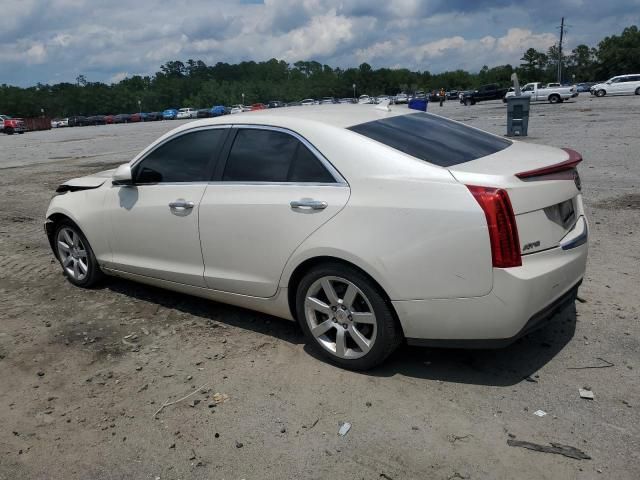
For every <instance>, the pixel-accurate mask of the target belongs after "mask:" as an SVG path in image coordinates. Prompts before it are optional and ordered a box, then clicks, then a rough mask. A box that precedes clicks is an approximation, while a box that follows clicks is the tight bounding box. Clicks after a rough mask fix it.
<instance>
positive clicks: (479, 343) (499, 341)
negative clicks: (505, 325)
mask: <svg viewBox="0 0 640 480" xmlns="http://www.w3.org/2000/svg"><path fill="white" fill-rule="evenodd" d="M581 283H582V280H580V281H579V282H578V283H577V284H576V285H574V286H573V287H572V288H571V289H570V290H569V291H568V292H566V293H565V294H563V295H562V296H561V297H559V298H558V299H556V300H554V301H553V302H551V303H550V304H549V305H547V306H546V307H544V308H543V309H542V310H540V311H539V312H537V313H535V314H534V315H533V316H532V317H531V318H530V319H529V320H527V323H525V325H524V327H522V330H520V331H519V332H518V333H517V334H515V335H514V336H513V337H510V338H490V339H479V340H469V339H458V340H456V339H434V340H431V339H428V338H407V343H408V344H409V345H416V346H420V347H438V348H478V349H480V348H503V347H507V346H509V345H511V344H512V343H513V342H515V341H516V340H518V339H519V338H522V337H524V336H525V335H527V334H529V333H531V332H533V331H535V330H538V329H539V328H542V327H544V326H546V325H547V324H548V323H550V322H551V320H552V319H554V317H555V316H556V314H558V313H560V312H562V311H563V310H564V309H565V308H567V307H569V306H571V305H573V303H575V301H576V297H577V295H578V288H579V287H580V284H581Z"/></svg>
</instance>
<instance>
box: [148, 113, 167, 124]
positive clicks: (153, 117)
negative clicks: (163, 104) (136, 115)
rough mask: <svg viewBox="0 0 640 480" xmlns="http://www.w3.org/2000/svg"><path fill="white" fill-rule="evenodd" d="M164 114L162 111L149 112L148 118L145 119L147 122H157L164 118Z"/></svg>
mask: <svg viewBox="0 0 640 480" xmlns="http://www.w3.org/2000/svg"><path fill="white" fill-rule="evenodd" d="M162 118H163V115H162V112H149V113H147V118H146V119H145V122H155V121H158V120H162Z"/></svg>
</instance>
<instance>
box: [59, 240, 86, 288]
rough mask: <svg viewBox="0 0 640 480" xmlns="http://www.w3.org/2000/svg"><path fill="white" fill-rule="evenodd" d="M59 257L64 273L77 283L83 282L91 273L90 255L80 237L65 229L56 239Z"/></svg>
mask: <svg viewBox="0 0 640 480" xmlns="http://www.w3.org/2000/svg"><path fill="white" fill-rule="evenodd" d="M56 246H57V249H58V257H59V258H60V262H61V263H62V268H63V269H64V271H65V272H66V273H67V275H69V276H70V277H71V278H73V279H74V280H76V281H82V280H84V279H85V278H86V276H87V274H88V273H89V255H88V253H87V249H86V247H85V245H84V243H83V242H82V239H81V238H80V235H78V233H77V232H76V231H74V230H73V229H71V228H68V227H64V228H61V229H60V231H59V232H58V235H57V238H56Z"/></svg>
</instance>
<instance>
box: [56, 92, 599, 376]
mask: <svg viewBox="0 0 640 480" xmlns="http://www.w3.org/2000/svg"><path fill="white" fill-rule="evenodd" d="M237 123H238V125H237V126H236V127H233V128H228V120H227V119H224V118H217V119H208V120H203V121H201V122H200V123H199V128H198V129H197V130H194V129H193V128H192V126H191V125H183V126H181V127H179V128H177V129H174V130H173V131H172V132H170V133H168V134H166V135H164V136H162V137H161V138H160V139H159V140H157V141H155V142H154V143H152V144H151V145H149V147H147V148H145V149H144V150H143V151H142V152H141V153H140V154H139V155H137V156H136V157H135V158H134V159H133V160H132V161H131V162H129V163H126V164H124V165H121V166H120V167H118V168H117V169H116V170H115V171H114V170H110V171H106V172H101V173H97V174H93V175H89V176H87V177H82V178H79V179H75V180H70V181H68V182H66V183H63V184H62V185H60V186H59V187H58V189H57V195H56V196H54V197H53V199H52V200H51V203H50V205H49V208H48V210H47V213H46V223H45V227H46V232H47V236H48V239H49V242H50V244H51V246H52V249H53V251H54V254H55V256H56V258H57V259H58V261H59V262H60V264H61V267H62V271H63V272H64V274H65V276H66V277H67V279H68V280H69V281H70V282H71V283H72V284H74V285H76V286H79V287H90V286H92V285H94V284H95V283H96V282H98V281H99V280H100V278H101V277H102V275H103V274H109V275H116V276H120V277H125V278H130V279H133V280H137V281H140V282H145V283H149V284H152V285H156V286H160V287H164V288H168V289H174V290H178V291H180V292H183V293H190V294H193V295H197V296H202V297H206V298H209V299H213V300H216V301H219V302H225V303H231V304H235V305H239V306H242V307H246V308H250V309H254V310H258V311H261V312H265V313H269V314H271V315H276V316H280V317H283V318H286V319H297V321H298V322H299V323H300V325H301V327H302V329H303V331H304V332H305V335H306V338H307V341H308V342H309V344H310V346H311V348H313V349H315V350H316V351H317V352H320V353H321V354H322V355H324V356H325V358H327V359H328V360H329V361H331V362H333V363H336V364H338V365H340V366H342V367H346V368H352V369H367V368H371V367H373V366H375V365H377V364H379V363H381V362H382V361H384V359H385V358H386V357H387V356H388V355H389V354H391V352H392V351H393V350H394V349H395V348H396V347H397V346H398V345H400V344H401V343H402V342H403V341H404V340H406V341H407V342H408V343H410V344H417V345H429V346H454V347H487V346H490V347H495V346H503V345H507V344H509V343H512V342H513V341H515V340H516V339H517V338H520V337H522V336H523V335H526V334H527V333H529V332H531V331H532V330H534V329H536V328H538V327H540V326H541V325H543V324H544V323H545V322H546V321H548V320H550V319H551V318H554V317H555V318H558V317H557V316H555V315H554V314H555V313H556V312H558V311H561V310H563V309H565V308H566V307H567V305H569V304H572V303H573V302H574V300H575V297H576V294H577V289H578V286H579V285H580V283H581V281H582V278H583V277H584V274H585V266H586V260H587V248H588V247H587V236H588V233H587V221H586V218H585V211H584V208H583V203H582V196H581V192H580V182H579V177H578V173H577V169H576V168H577V165H578V164H579V162H580V161H581V160H582V159H581V157H580V155H579V154H578V153H577V152H574V151H572V150H568V149H558V148H553V147H547V146H542V145H536V144H534V143H525V142H517V141H511V140H508V139H505V138H503V137H500V136H495V135H492V134H489V133H485V132H482V131H481V130H478V129H475V128H472V127H469V126H466V125H464V124H462V123H458V122H455V121H452V120H449V119H446V118H443V117H439V116H436V115H431V114H428V113H423V112H415V111H414V110H409V109H391V111H382V110H380V109H376V108H374V107H371V106H368V105H361V106H355V107H353V108H349V109H345V108H344V107H342V106H336V105H323V106H319V107H317V108H313V109H311V108H309V109H305V108H300V109H291V110H290V111H288V112H282V113H281V114H278V115H274V114H273V113H272V112H268V111H263V112H254V113H251V114H247V115H244V116H243V117H242V118H238V119H237ZM212 152H213V158H212ZM363 152H366V153H363ZM211 180H213V181H211ZM485 182H490V183H489V184H487V183H485ZM132 186H134V187H135V188H131V187H132ZM328 186H330V187H331V188H327V187H328ZM434 225H437V226H438V228H434ZM363 238H365V239H373V240H374V241H363V240H362V239H363ZM176 245H179V247H180V248H176ZM256 245H259V246H260V248H256ZM265 252H268V254H265Z"/></svg>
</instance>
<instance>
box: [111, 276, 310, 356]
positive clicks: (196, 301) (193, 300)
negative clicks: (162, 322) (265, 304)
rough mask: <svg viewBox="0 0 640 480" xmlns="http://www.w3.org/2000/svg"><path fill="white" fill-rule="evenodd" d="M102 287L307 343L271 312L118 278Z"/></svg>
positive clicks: (292, 326)
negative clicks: (269, 313) (257, 310)
mask: <svg viewBox="0 0 640 480" xmlns="http://www.w3.org/2000/svg"><path fill="white" fill-rule="evenodd" d="M101 288H103V289H107V290H110V291H112V292H115V293H117V294H121V295H126V296H128V297H132V298H135V299H137V300H142V301H145V302H149V303H152V304H157V305H159V306H162V307H165V308H169V309H173V310H177V311H180V312H183V313H187V314H189V315H192V316H194V317H198V318H200V319H202V320H205V321H215V322H219V323H222V324H224V325H228V326H233V327H237V328H242V329H244V330H250V331H252V332H255V333H260V334H262V335H268V336H271V337H274V338H278V339H280V340H284V341H285V342H289V343H292V344H295V345H299V344H302V343H304V336H303V334H302V331H301V330H300V328H299V327H298V324H297V323H295V322H292V321H290V320H285V319H283V318H279V317H274V316H272V315H267V314H264V313H260V312H254V311H252V310H247V309H246V308H241V307H235V306H233V305H228V304H225V303H219V302H216V301H214V300H209V299H206V298H200V297H195V296H192V295H188V294H185V293H179V292H173V291H170V290H165V289H162V288H158V287H153V286H150V285H145V284H142V283H138V282H134V281H130V280H126V279H122V278H116V277H110V278H109V279H108V280H106V281H105V282H104V284H103V285H102V287H101Z"/></svg>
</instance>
